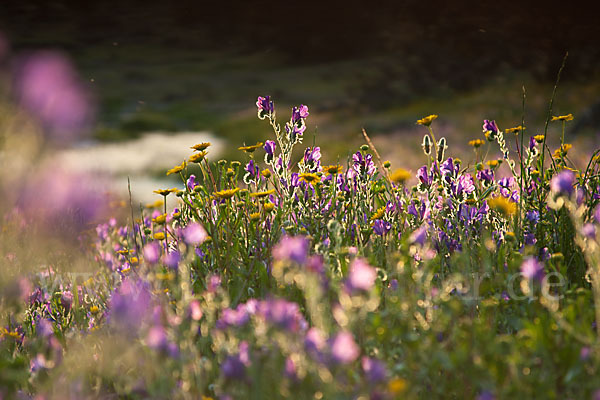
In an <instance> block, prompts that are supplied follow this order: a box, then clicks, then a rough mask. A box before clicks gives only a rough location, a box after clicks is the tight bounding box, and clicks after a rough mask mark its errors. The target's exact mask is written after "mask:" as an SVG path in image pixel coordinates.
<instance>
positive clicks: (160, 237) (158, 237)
mask: <svg viewBox="0 0 600 400" xmlns="http://www.w3.org/2000/svg"><path fill="white" fill-rule="evenodd" d="M154 239H156V240H164V239H165V233H164V232H156V233H155V234H154Z"/></svg>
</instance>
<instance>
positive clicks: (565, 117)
mask: <svg viewBox="0 0 600 400" xmlns="http://www.w3.org/2000/svg"><path fill="white" fill-rule="evenodd" d="M551 121H552V122H554V121H573V114H567V115H558V116H553V117H552V119H551Z"/></svg>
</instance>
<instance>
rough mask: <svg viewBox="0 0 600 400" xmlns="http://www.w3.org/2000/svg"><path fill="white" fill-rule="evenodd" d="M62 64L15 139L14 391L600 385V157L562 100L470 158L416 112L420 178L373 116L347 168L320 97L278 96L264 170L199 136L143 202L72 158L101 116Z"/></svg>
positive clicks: (474, 391)
mask: <svg viewBox="0 0 600 400" xmlns="http://www.w3.org/2000/svg"><path fill="white" fill-rule="evenodd" d="M48 57H50V56H49V55H47V54H44V55H42V58H41V59H37V60H36V59H34V60H30V61H29V64H27V68H25V69H23V71H24V72H23V76H21V77H18V78H19V79H20V80H18V85H17V88H27V87H28V86H27V85H32V86H31V87H34V88H35V90H27V89H23V90H24V92H23V93H26V94H27V96H22V97H20V98H17V100H18V101H20V102H21V103H20V104H21V107H25V108H27V109H29V110H30V111H31V112H32V113H36V112H37V115H38V116H39V118H40V121H41V125H42V127H43V130H42V133H39V134H38V135H37V136H35V135H34V136H26V135H24V134H23V135H21V136H18V135H17V136H15V132H17V131H18V129H19V126H24V125H26V124H27V123H28V122H27V119H26V118H25V117H19V115H20V114H19V112H20V111H17V108H16V107H17V106H16V105H14V106H12V107H13V108H12V109H11V110H13V111H12V112H11V113H10V114H12V115H13V116H15V115H16V117H15V118H16V120H15V119H12V120H11V121H13V122H11V123H10V124H9V123H3V125H2V129H1V131H0V156H1V157H0V165H2V171H1V172H0V186H1V187H2V193H3V196H2V197H3V199H2V201H1V203H0V204H1V208H0V211H1V214H2V215H1V218H2V220H1V225H2V229H1V232H0V257H1V258H2V260H1V261H0V263H1V265H2V268H1V269H0V294H1V295H0V398H1V399H12V398H18V399H21V398H23V399H25V398H31V399H55V398H56V399H84V398H101V399H115V398H126V399H147V398H160V399H163V398H164V399H171V398H173V399H204V400H207V399H222V400H226V399H278V398H290V399H317V400H319V399H373V400H375V399H382V400H383V399H430V398H432V399H435V398H445V399H480V400H484V399H485V400H489V399H508V398H544V399H597V398H600V325H599V322H600V246H599V243H600V236H599V234H600V232H597V231H598V229H599V223H600V207H599V206H598V203H599V202H600V157H599V154H600V150H596V151H591V152H590V151H588V153H589V159H586V160H581V159H572V158H571V156H570V149H571V147H572V146H571V145H570V144H569V143H567V142H565V133H564V132H565V127H566V126H568V124H570V123H571V121H572V120H573V119H575V118H577V113H576V110H574V114H566V115H555V113H554V112H553V104H554V102H555V101H560V98H556V99H555V98H554V95H553V97H552V99H551V100H550V103H549V107H548V109H547V110H542V112H547V119H546V124H545V126H544V129H543V130H542V131H535V132H534V131H533V130H530V129H528V127H527V121H526V120H525V118H524V117H523V118H522V119H521V120H519V121H515V123H514V126H508V127H501V126H498V124H497V123H496V122H495V121H494V116H493V115H487V116H481V121H482V123H481V124H482V129H481V132H478V133H477V135H476V136H474V137H473V139H472V140H471V141H470V142H469V146H470V148H471V149H472V151H471V152H470V158H468V159H467V158H465V157H464V156H463V157H462V158H463V159H459V158H457V157H456V155H455V154H454V153H453V145H454V144H453V143H451V142H450V141H449V140H446V138H444V137H440V135H439V134H438V133H437V127H436V125H437V124H438V123H439V121H440V120H442V119H443V118H444V116H443V115H440V116H438V115H429V116H422V115H418V116H415V118H414V120H415V122H416V124H417V125H418V126H419V128H420V130H421V131H420V134H419V135H420V136H422V146H421V148H415V149H414V152H419V153H420V154H421V157H422V164H421V165H422V166H421V167H420V168H418V169H417V170H416V171H409V170H407V169H403V168H402V167H403V166H402V165H392V163H390V162H389V161H386V160H383V159H382V158H381V157H380V155H379V153H378V151H377V148H376V147H375V146H374V145H373V143H372V141H371V140H370V137H369V134H368V132H366V131H364V130H363V136H362V137H363V138H364V144H363V145H361V146H360V147H359V148H357V149H355V150H354V151H353V154H352V155H351V157H347V158H343V159H342V158H340V157H337V162H335V163H332V164H329V165H326V164H325V163H324V162H323V160H324V159H325V155H322V153H321V148H320V146H318V145H317V144H316V143H315V142H314V141H313V143H308V142H310V140H307V138H306V137H305V136H307V135H306V130H307V127H308V126H310V124H311V112H310V109H309V107H308V106H306V105H299V106H296V107H293V108H292V110H291V113H289V112H288V111H287V110H283V109H279V108H277V106H276V103H275V100H276V99H273V98H272V97H270V96H267V95H265V96H259V97H258V98H257V101H256V108H257V119H256V121H255V123H256V124H257V125H259V126H261V127H262V128H263V129H264V139H263V140H262V141H260V142H258V143H256V144H254V143H252V144H250V145H243V146H241V147H239V149H238V151H239V154H240V159H241V160H242V161H239V160H234V161H229V160H225V159H215V158H213V157H212V156H211V144H210V143H208V142H203V143H190V144H189V147H190V149H189V157H188V158H186V159H185V160H181V161H182V162H181V164H178V165H175V166H173V168H171V169H169V170H168V171H164V173H165V174H166V175H168V176H169V177H176V178H177V179H178V180H180V184H179V185H178V186H177V187H172V188H170V187H157V188H156V190H155V192H154V193H155V198H156V201H155V202H153V203H149V204H141V205H140V204H137V205H136V204H135V203H134V202H133V201H132V200H131V198H129V199H119V198H114V197H111V196H107V195H106V194H104V193H101V192H98V191H96V190H95V189H94V188H93V187H92V186H90V185H89V183H90V182H91V181H92V180H94V178H93V177H90V176H83V175H80V174H77V173H75V172H73V171H64V170H60V169H59V168H57V167H56V166H55V165H53V164H52V163H51V162H50V161H49V160H50V159H49V158H48V157H49V155H50V153H51V152H52V150H51V149H52V143H53V141H56V140H62V141H64V140H70V138H71V137H72V135H71V133H72V132H74V131H75V130H76V128H77V129H78V128H79V127H80V126H81V125H85V124H89V123H91V121H90V119H91V115H92V113H91V111H90V110H91V108H90V107H91V106H90V107H87V106H85V105H86V104H91V103H90V102H89V101H88V100H87V97H86V96H87V95H86V93H85V91H84V90H83V88H82V87H81V85H80V84H79V83H78V81H77V79H76V77H74V76H73V73H72V71H70V70H69V68H70V67H68V66H65V65H63V61H61V59H60V58H52V57H50V58H48ZM44 68H50V69H51V71H50V72H48V73H51V74H52V76H53V77H57V78H55V79H52V80H47V79H41V80H36V79H38V78H37V77H39V76H42V75H44V74H45V73H47V71H45V70H44ZM40 82H42V83H45V84H51V86H52V87H45V86H44V85H41V83H40ZM557 84H558V81H557ZM57 90H59V91H63V92H66V93H68V94H69V96H67V97H66V98H65V99H66V100H65V103H57V102H56V101H54V100H53V98H48V97H46V95H45V93H50V92H53V91H57ZM525 106H526V104H525V95H524V96H523V107H525ZM432 111H435V110H432ZM282 118H283V119H282ZM485 118H488V119H485ZM59 134H60V135H59ZM65 138H66V139H65ZM551 143H552V147H551ZM240 144H241V143H240ZM554 144H557V147H556V148H555V147H554ZM236 147H237V146H236ZM49 149H50V150H49ZM327 159H329V160H335V159H336V155H331V156H330V157H328V158H327ZM32 166H34V168H36V173H35V174H30V172H29V171H30V168H31V167H32ZM117 205H120V206H119V207H117Z"/></svg>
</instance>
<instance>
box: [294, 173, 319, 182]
mask: <svg viewBox="0 0 600 400" xmlns="http://www.w3.org/2000/svg"><path fill="white" fill-rule="evenodd" d="M299 177H300V180H301V181H304V182H306V183H316V182H320V181H321V177H320V176H319V175H317V174H313V173H312V172H307V173H304V174H300V175H299Z"/></svg>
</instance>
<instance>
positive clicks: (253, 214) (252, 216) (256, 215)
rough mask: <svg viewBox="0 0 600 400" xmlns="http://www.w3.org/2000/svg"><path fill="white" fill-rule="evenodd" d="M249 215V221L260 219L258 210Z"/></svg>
mask: <svg viewBox="0 0 600 400" xmlns="http://www.w3.org/2000/svg"><path fill="white" fill-rule="evenodd" d="M249 217H250V221H252V222H256V221H258V220H259V219H260V213H259V212H255V213H252V214H250V215H249Z"/></svg>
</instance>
